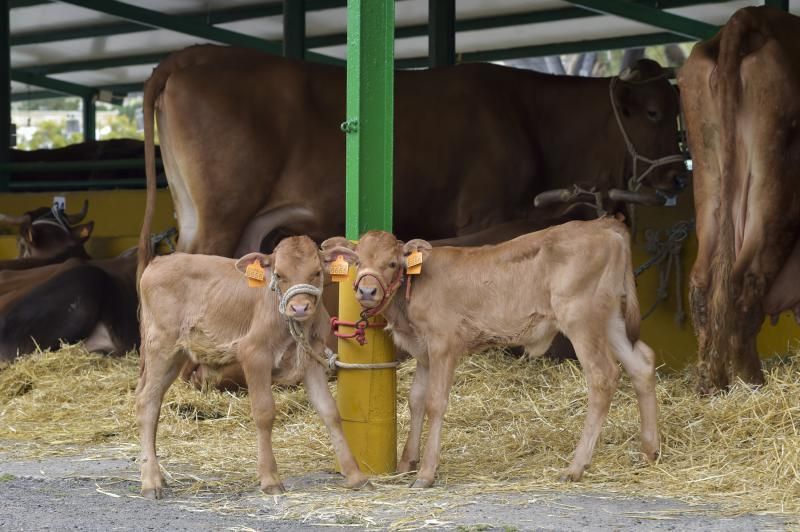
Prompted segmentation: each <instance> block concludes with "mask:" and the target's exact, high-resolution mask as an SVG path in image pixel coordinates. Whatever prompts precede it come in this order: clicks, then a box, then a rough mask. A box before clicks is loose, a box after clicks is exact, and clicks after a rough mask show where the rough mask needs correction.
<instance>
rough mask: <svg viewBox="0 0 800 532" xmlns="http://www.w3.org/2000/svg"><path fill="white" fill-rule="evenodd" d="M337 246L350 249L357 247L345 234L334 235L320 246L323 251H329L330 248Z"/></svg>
mask: <svg viewBox="0 0 800 532" xmlns="http://www.w3.org/2000/svg"><path fill="white" fill-rule="evenodd" d="M335 247H342V248H347V249H350V250H354V249H356V245H355V244H353V243H352V242H350V241H349V240H347V239H346V238H345V237H343V236H333V237H331V238H329V239H328V240H326V241H325V242H323V243H322V244H321V245H320V246H319V248H320V249H321V250H322V251H327V250H328V249H331V248H335Z"/></svg>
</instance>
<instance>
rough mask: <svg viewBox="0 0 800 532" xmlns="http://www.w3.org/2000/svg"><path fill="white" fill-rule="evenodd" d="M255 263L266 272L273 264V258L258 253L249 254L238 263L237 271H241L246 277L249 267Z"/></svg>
mask: <svg viewBox="0 0 800 532" xmlns="http://www.w3.org/2000/svg"><path fill="white" fill-rule="evenodd" d="M254 262H256V263H258V264H260V265H261V267H262V268H264V269H265V270H266V269H268V268H269V267H270V265H271V264H272V257H270V256H269V255H264V254H263V253H257V252H256V253H248V254H247V255H245V256H244V257H242V258H241V259H239V260H237V261H236V265H235V267H236V269H237V270H239V273H241V274H242V275H244V274H245V270H246V269H247V266H248V265H250V264H252V263H254Z"/></svg>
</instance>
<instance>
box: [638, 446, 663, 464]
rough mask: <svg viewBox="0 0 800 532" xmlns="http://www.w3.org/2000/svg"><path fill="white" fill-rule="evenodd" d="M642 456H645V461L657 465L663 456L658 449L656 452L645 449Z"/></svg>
mask: <svg viewBox="0 0 800 532" xmlns="http://www.w3.org/2000/svg"><path fill="white" fill-rule="evenodd" d="M642 454H644V457H645V460H647V462H648V463H650V464H655V463H656V462H657V461H658V457H659V456H661V452H660V451H659V450H658V449H656V450H655V451H649V450H647V449H643V450H642Z"/></svg>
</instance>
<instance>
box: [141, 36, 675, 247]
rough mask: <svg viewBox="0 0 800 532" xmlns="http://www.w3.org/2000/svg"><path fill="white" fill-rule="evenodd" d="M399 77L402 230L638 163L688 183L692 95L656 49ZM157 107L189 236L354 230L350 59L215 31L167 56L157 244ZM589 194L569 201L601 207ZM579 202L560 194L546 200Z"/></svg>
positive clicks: (161, 72)
mask: <svg viewBox="0 0 800 532" xmlns="http://www.w3.org/2000/svg"><path fill="white" fill-rule="evenodd" d="M395 81H396V83H395V87H396V89H395V139H396V140H395V171H394V175H395V191H394V192H395V194H394V212H395V220H394V228H395V231H396V232H397V233H398V234H399V235H400V236H401V237H408V236H411V235H412V234H413V235H422V236H425V237H427V238H429V239H438V238H450V237H453V236H458V235H464V234H469V233H471V232H475V231H480V230H483V229H486V228H488V227H491V226H493V225H496V224H498V223H503V222H507V221H510V220H515V219H526V218H528V217H530V216H532V215H533V214H532V212H531V210H532V201H533V198H534V196H536V195H537V194H538V193H540V192H542V191H545V190H549V189H558V188H565V187H571V186H572V185H573V184H576V183H577V184H580V185H582V186H584V187H596V188H597V189H598V190H601V191H607V190H609V189H612V188H622V189H626V188H627V184H628V180H629V178H630V177H631V176H632V175H633V174H635V176H634V180H635V181H641V183H644V184H646V185H650V186H653V187H656V188H657V189H659V190H662V191H664V192H665V193H673V192H674V191H675V190H676V189H678V188H680V186H681V185H682V183H683V174H684V168H683V165H682V164H681V163H680V162H679V161H680V160H681V158H680V156H679V155H678V143H677V127H676V117H677V113H678V99H677V95H676V92H675V90H674V89H673V88H672V87H671V86H670V84H669V82H668V80H667V79H666V72H665V71H664V70H662V69H661V67H660V66H659V65H658V64H657V63H655V62H653V61H648V60H642V61H640V62H639V63H638V64H637V65H636V68H634V69H633V70H632V71H629V72H626V73H625V75H624V76H620V77H618V78H578V77H568V76H552V75H545V74H540V73H536V72H532V71H526V70H518V69H514V68H509V67H502V66H497V65H490V64H464V65H458V66H454V67H446V68H440V69H435V70H421V71H398V72H396V77H395ZM156 112H157V120H158V128H159V139H160V143H161V153H162V159H163V161H164V165H165V171H166V174H167V179H168V181H169V185H170V192H171V194H172V198H173V202H174V205H175V209H176V212H177V218H178V226H179V228H178V229H179V232H180V241H179V242H178V249H179V251H186V252H192V253H208V254H216V255H223V256H240V255H241V254H243V253H245V252H247V251H253V250H258V249H259V247H260V246H261V244H262V242H263V241H264V240H265V239H266V240H267V241H271V240H272V239H273V238H274V235H275V234H276V233H277V234H279V235H286V234H308V235H310V236H312V237H313V238H314V239H315V240H317V241H322V240H323V239H325V238H326V237H329V236H333V235H334V234H341V232H343V230H344V221H345V217H344V212H345V201H344V190H345V187H344V175H345V161H344V158H345V135H344V134H343V133H342V131H341V130H340V124H341V123H342V122H343V121H344V119H345V118H346V114H345V70H344V69H343V68H340V67H336V66H329V65H322V64H313V63H305V62H301V61H294V60H290V59H285V58H281V57H274V56H270V55H265V54H263V53H261V52H258V51H254V50H247V49H239V48H231V47H219V46H211V45H202V46H194V47H191V48H188V49H186V50H183V51H180V52H176V53H174V54H172V55H171V56H169V57H168V58H167V59H165V60H164V61H162V62H161V64H160V65H159V66H158V67H157V68H156V69H155V70H154V71H153V74H152V76H151V77H150V79H149V80H148V81H147V83H146V85H145V95H144V120H145V158H146V161H147V168H146V171H147V179H148V196H147V198H148V199H147V209H146V212H145V219H144V223H143V228H142V235H143V237H142V238H143V240H142V241H143V243H144V244H145V247H144V248H143V249H146V240H147V238H148V235H149V233H150V227H151V219H152V216H153V212H154V203H155V186H154V185H155V166H154V160H155V154H154V151H153V150H154V145H153V137H154V114H156ZM665 156H669V158H667V159H662V160H659V165H658V166H657V167H655V168H652V171H649V170H650V163H651V162H652V161H653V160H655V159H660V158H663V157H665ZM661 163H664V164H661ZM666 163H669V164H666ZM636 186H638V183H636V184H634V187H636ZM619 208H621V204H619V203H617V204H613V205H610V206H609V209H610V210H612V211H614V210H618V209H619ZM580 210H581V209H580V208H578V209H577V210H576V211H572V212H570V213H569V217H584V216H586V214H585V213H581V212H580ZM563 214H564V207H563V206H562V205H556V206H550V207H548V208H547V209H545V211H544V212H543V213H542V214H541V215H542V216H545V217H547V218H550V219H553V220H555V219H558V218H559V216H561V215H563ZM591 216H592V217H593V216H594V212H593V211H592V213H591ZM142 258H143V261H144V262H146V258H147V257H145V256H143V257H142Z"/></svg>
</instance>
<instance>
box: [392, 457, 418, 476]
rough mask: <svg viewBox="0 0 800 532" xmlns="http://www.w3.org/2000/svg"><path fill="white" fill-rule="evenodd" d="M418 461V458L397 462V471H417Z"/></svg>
mask: <svg viewBox="0 0 800 532" xmlns="http://www.w3.org/2000/svg"><path fill="white" fill-rule="evenodd" d="M417 463H418V462H417V461H416V460H410V461H408V462H405V461H401V462H400V463H399V464H397V472H398V473H410V472H412V471H416V470H417Z"/></svg>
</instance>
